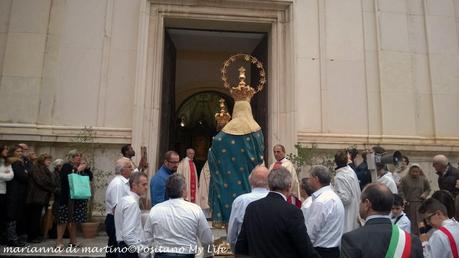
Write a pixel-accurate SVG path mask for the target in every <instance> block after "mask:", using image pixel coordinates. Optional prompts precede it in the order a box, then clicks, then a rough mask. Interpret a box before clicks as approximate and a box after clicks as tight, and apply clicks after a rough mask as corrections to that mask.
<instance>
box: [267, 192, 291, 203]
mask: <svg viewBox="0 0 459 258" xmlns="http://www.w3.org/2000/svg"><path fill="white" fill-rule="evenodd" d="M269 192H271V193H276V194H279V195H280V196H282V198H284V200H285V201H287V197H285V195H284V194H282V193H279V192H276V191H269Z"/></svg>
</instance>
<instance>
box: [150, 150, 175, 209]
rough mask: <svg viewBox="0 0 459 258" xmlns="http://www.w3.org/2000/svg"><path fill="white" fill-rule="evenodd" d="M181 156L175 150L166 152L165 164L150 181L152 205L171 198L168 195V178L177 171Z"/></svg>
mask: <svg viewBox="0 0 459 258" xmlns="http://www.w3.org/2000/svg"><path fill="white" fill-rule="evenodd" d="M179 161H180V157H179V155H178V154H177V152H175V151H168V152H166V153H165V154H164V164H163V165H162V166H161V168H160V169H159V170H158V171H157V172H156V174H155V176H154V177H152V178H151V181H150V196H151V206H155V205H156V204H158V203H161V202H164V201H166V200H168V199H169V197H168V196H167V195H166V182H167V179H168V178H169V177H170V176H171V175H172V174H174V173H175V172H177V167H178V163H179Z"/></svg>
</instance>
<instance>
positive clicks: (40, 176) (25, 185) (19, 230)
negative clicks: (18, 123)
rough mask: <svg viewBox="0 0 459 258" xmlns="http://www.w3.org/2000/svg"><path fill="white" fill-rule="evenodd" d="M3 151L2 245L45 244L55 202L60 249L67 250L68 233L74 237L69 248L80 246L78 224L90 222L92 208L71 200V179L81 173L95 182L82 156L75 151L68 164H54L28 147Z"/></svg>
mask: <svg viewBox="0 0 459 258" xmlns="http://www.w3.org/2000/svg"><path fill="white" fill-rule="evenodd" d="M0 148H1V157H0V207H1V208H2V212H1V213H0V214H1V219H0V226H1V229H0V232H1V236H0V242H1V243H2V244H5V245H8V246H17V247H21V246H25V245H26V243H27V242H29V243H40V242H41V241H43V232H42V230H41V221H42V217H43V213H44V211H46V210H47V207H48V205H49V204H50V201H52V203H53V207H52V213H53V215H54V216H53V217H54V221H55V224H56V231H57V232H56V235H57V236H56V239H57V244H56V245H57V247H59V248H64V243H63V236H64V232H65V231H66V229H68V232H69V236H70V242H69V244H68V246H78V242H77V239H76V224H78V223H82V222H84V221H86V218H87V209H88V205H87V200H72V199H71V198H70V187H69V180H68V175H69V174H70V173H78V174H80V175H86V176H88V177H89V178H90V180H92V172H91V171H90V169H89V167H88V164H87V162H86V161H85V160H84V159H82V154H81V153H80V152H78V151H77V150H71V151H70V152H69V153H68V154H67V157H66V159H65V160H63V159H56V160H54V161H53V158H52V157H51V156H50V155H49V154H47V153H42V154H40V155H37V154H36V153H35V152H33V151H30V150H29V146H28V145H27V144H25V143H21V144H17V145H14V146H12V147H8V146H7V145H1V146H0ZM26 214H27V218H26Z"/></svg>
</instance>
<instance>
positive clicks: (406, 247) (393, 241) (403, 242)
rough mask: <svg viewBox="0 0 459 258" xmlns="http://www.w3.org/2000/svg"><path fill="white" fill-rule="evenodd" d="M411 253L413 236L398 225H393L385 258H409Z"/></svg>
mask: <svg viewBox="0 0 459 258" xmlns="http://www.w3.org/2000/svg"><path fill="white" fill-rule="evenodd" d="M410 253H411V235H410V233H408V232H406V231H403V230H402V229H400V228H399V227H398V226H396V225H392V235H391V237H390V244H389V248H388V249H387V253H386V256H385V258H408V257H410Z"/></svg>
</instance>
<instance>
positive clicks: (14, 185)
mask: <svg viewBox="0 0 459 258" xmlns="http://www.w3.org/2000/svg"><path fill="white" fill-rule="evenodd" d="M11 167H12V168H13V173H14V178H13V180H11V181H8V182H7V183H6V200H7V209H6V210H7V217H8V220H16V219H17V218H18V215H20V214H19V213H22V212H23V209H24V206H25V201H26V197H27V180H28V175H27V172H26V169H25V167H24V162H22V161H21V160H16V161H14V162H13V163H12V164H11Z"/></svg>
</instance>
